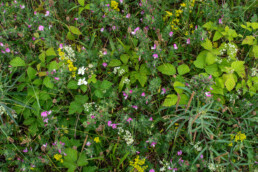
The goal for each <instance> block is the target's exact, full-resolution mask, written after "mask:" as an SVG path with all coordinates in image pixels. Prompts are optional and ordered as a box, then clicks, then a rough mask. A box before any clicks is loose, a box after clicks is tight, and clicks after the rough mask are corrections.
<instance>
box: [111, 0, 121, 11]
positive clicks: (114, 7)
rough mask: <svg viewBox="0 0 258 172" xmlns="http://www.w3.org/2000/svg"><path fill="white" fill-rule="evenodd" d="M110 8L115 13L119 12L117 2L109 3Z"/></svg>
mask: <svg viewBox="0 0 258 172" xmlns="http://www.w3.org/2000/svg"><path fill="white" fill-rule="evenodd" d="M111 8H113V9H114V10H116V11H120V9H119V8H118V2H116V1H111Z"/></svg>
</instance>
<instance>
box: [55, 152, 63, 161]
mask: <svg viewBox="0 0 258 172" xmlns="http://www.w3.org/2000/svg"><path fill="white" fill-rule="evenodd" d="M54 158H55V159H56V160H57V161H60V160H61V159H62V155H60V154H55V155H54Z"/></svg>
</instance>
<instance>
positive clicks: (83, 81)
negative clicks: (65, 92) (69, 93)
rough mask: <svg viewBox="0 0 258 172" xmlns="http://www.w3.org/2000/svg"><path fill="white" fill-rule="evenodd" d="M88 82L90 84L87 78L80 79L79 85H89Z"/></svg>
mask: <svg viewBox="0 0 258 172" xmlns="http://www.w3.org/2000/svg"><path fill="white" fill-rule="evenodd" d="M87 84H88V82H87V81H86V80H85V78H82V79H79V80H78V85H87Z"/></svg>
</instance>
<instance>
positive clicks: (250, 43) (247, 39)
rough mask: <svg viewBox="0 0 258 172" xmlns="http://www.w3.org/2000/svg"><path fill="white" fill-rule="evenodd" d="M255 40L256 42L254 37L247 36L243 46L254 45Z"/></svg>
mask: <svg viewBox="0 0 258 172" xmlns="http://www.w3.org/2000/svg"><path fill="white" fill-rule="evenodd" d="M254 40H255V38H254V37H253V36H246V37H245V39H244V40H243V42H242V45H244V44H248V45H253V44H254Z"/></svg>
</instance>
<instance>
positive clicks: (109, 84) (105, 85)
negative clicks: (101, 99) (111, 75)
mask: <svg viewBox="0 0 258 172" xmlns="http://www.w3.org/2000/svg"><path fill="white" fill-rule="evenodd" d="M112 85H113V83H112V82H109V81H107V80H104V81H103V82H102V83H101V85H100V88H102V89H104V90H107V89H109V88H110V87H111V86H112Z"/></svg>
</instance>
